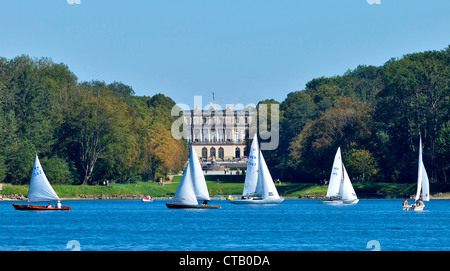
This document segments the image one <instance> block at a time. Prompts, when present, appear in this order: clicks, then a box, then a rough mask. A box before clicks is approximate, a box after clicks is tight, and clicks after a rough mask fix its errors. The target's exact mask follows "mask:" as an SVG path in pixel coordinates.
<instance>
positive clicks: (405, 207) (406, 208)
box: [403, 204, 425, 211]
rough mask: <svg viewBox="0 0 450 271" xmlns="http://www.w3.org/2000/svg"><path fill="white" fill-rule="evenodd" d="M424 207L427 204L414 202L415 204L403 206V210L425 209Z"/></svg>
mask: <svg viewBox="0 0 450 271" xmlns="http://www.w3.org/2000/svg"><path fill="white" fill-rule="evenodd" d="M424 207H425V205H420V206H416V205H415V204H413V205H408V206H403V211H423V208H424Z"/></svg>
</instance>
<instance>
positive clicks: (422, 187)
mask: <svg viewBox="0 0 450 271" xmlns="http://www.w3.org/2000/svg"><path fill="white" fill-rule="evenodd" d="M429 200H430V182H429V180H428V174H427V171H426V170H425V166H424V165H423V161H422V137H420V143H419V165H418V172H417V192H416V198H415V203H414V204H412V205H408V204H407V205H404V206H403V210H404V211H422V210H423V208H424V207H425V204H424V203H423V202H424V201H429Z"/></svg>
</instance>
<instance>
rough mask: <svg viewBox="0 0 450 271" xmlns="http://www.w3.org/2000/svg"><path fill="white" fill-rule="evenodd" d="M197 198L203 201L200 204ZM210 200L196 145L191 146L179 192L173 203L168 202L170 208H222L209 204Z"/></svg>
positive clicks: (176, 193)
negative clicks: (195, 148)
mask: <svg viewBox="0 0 450 271" xmlns="http://www.w3.org/2000/svg"><path fill="white" fill-rule="evenodd" d="M197 200H200V201H203V204H202V205H199V204H198V202H197ZM209 200H210V198H209V193H208V188H207V187H206V181H205V176H203V171H202V168H201V165H200V162H199V161H198V158H197V154H196V153H195V150H194V147H191V155H190V157H189V163H188V165H187V166H186V169H185V170H184V174H183V177H182V178H181V181H180V184H179V185H178V188H177V192H175V195H174V197H173V199H172V202H171V203H166V205H167V207H168V208H170V209H220V208H221V207H220V206H216V205H208V204H207V202H208V201H209Z"/></svg>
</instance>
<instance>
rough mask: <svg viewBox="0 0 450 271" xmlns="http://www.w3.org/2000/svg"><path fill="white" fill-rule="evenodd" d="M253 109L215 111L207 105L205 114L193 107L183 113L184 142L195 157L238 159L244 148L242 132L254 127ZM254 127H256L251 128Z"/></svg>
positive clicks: (244, 142)
mask: <svg viewBox="0 0 450 271" xmlns="http://www.w3.org/2000/svg"><path fill="white" fill-rule="evenodd" d="M255 113H256V111H255V109H254V108H246V109H244V110H233V109H231V108H230V107H227V108H225V110H219V109H217V108H216V106H215V105H214V104H212V103H211V104H210V105H209V107H208V110H201V109H200V108H198V107H196V108H194V110H185V111H183V117H184V121H185V123H186V124H187V127H188V129H187V141H188V143H192V146H193V147H194V149H195V152H196V153H197V155H198V156H199V157H202V158H203V159H207V160H210V159H212V158H213V157H215V159H216V160H217V159H224V160H228V159H233V158H242V157H243V156H244V150H245V147H246V141H245V140H246V138H245V135H246V130H248V129H249V128H251V124H252V123H255V122H256V121H255V120H254V118H255V116H256V114H255ZM255 126H256V125H255Z"/></svg>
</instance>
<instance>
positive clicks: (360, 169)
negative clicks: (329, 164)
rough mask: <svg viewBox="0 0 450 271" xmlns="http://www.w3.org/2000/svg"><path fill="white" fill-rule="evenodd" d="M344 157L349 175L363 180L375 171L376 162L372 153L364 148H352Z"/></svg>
mask: <svg viewBox="0 0 450 271" xmlns="http://www.w3.org/2000/svg"><path fill="white" fill-rule="evenodd" d="M344 157H347V159H344V161H345V165H347V166H346V167H347V170H348V171H349V173H350V175H352V176H357V178H356V179H360V180H361V181H362V182H364V181H365V180H366V179H370V177H372V176H373V175H375V174H376V173H377V162H376V160H375V158H374V157H373V156H372V154H371V153H370V152H369V151H367V150H365V149H354V148H352V149H351V150H350V151H349V152H348V153H347V154H346V155H345V156H344Z"/></svg>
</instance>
